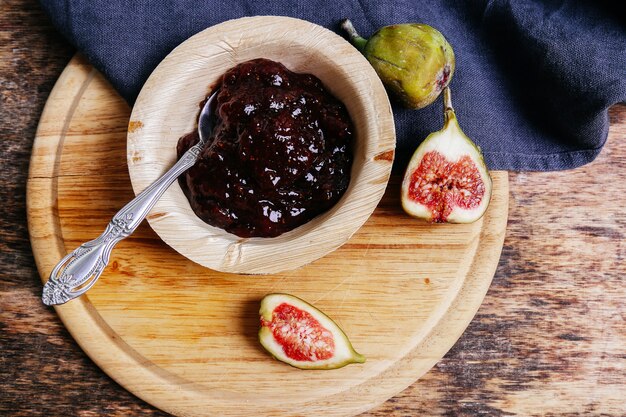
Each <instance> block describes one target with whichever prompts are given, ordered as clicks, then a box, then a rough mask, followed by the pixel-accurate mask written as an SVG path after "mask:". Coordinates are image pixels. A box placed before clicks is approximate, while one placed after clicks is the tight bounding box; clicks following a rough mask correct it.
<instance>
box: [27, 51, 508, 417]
mask: <svg viewBox="0 0 626 417" xmlns="http://www.w3.org/2000/svg"><path fill="white" fill-rule="evenodd" d="M197 101H199V99H198V100H196V101H195V102H197ZM193 107H195V106H192V112H193V110H195V109H193ZM129 117H130V112H129V109H128V105H127V104H126V103H124V101H123V100H122V99H121V97H120V96H119V95H118V94H117V93H116V92H115V91H114V90H113V89H112V88H111V87H110V86H109V85H108V83H107V82H106V81H105V80H104V79H103V77H102V76H101V75H100V74H99V73H98V72H97V71H95V70H94V69H93V67H91V66H90V65H89V64H88V63H87V62H86V61H85V59H84V58H82V57H80V56H77V57H75V58H74V59H72V60H71V61H70V63H69V64H68V66H67V67H66V69H65V70H64V71H63V73H62V74H61V76H60V77H59V81H57V83H56V84H55V86H54V89H53V91H52V93H51V94H50V97H49V98H48V102H47V104H46V107H45V109H44V111H43V113H42V116H41V119H40V122H39V126H38V128H37V135H36V139H35V143H34V145H33V148H32V157H31V162H30V168H29V179H28V186H27V212H28V228H29V233H30V237H31V245H32V248H33V253H34V255H35V262H36V264H37V268H38V270H39V272H40V275H41V278H42V281H46V280H47V279H48V275H49V273H50V271H51V270H52V269H53V268H54V266H55V265H56V263H57V262H58V261H59V259H61V258H62V257H63V256H65V255H66V253H67V252H69V251H71V250H73V249H74V248H76V247H77V246H78V245H79V244H81V243H83V242H85V241H88V240H90V239H92V238H93V237H94V236H97V235H98V234H99V233H101V232H102V228H103V225H105V224H107V222H108V221H109V220H110V218H111V217H112V216H113V215H114V214H115V212H116V210H118V208H119V207H122V206H123V205H124V204H125V203H126V202H127V201H128V199H129V198H130V197H129V195H132V192H131V190H130V180H129V178H128V174H127V170H126V167H125V166H124V161H125V160H126V158H125V156H126V154H127V146H126V141H125V140H124V139H125V137H126V130H127V126H128V125H129V122H128V121H129ZM181 117H182V116H181ZM142 120H145V123H146V125H147V124H148V123H149V122H148V120H147V119H145V118H142ZM131 149H132V150H131V151H130V152H129V153H130V155H131V156H132V155H134V154H135V151H136V150H137V149H138V147H137V146H134V147H132V148H131ZM86 150H88V151H86ZM376 154H377V152H376V151H374V152H372V157H373V156H374V155H376ZM142 155H144V156H145V153H143V154H142ZM387 163H388V162H387ZM131 175H132V172H131ZM492 177H493V182H494V188H493V193H492V196H491V204H490V205H489V209H488V210H487V212H486V213H485V215H484V216H483V217H482V218H481V219H480V220H479V221H477V222H475V223H472V224H465V225H460V224H457V225H432V224H428V223H424V222H419V221H416V220H415V219H412V218H411V217H409V216H406V215H405V214H404V213H403V212H402V210H401V208H400V202H399V200H400V198H399V190H400V178H399V177H398V176H395V177H393V178H392V180H391V182H390V186H389V188H388V190H387V191H386V192H385V196H384V197H383V199H382V201H381V202H380V204H378V205H377V207H376V210H375V211H374V213H373V215H372V216H371V217H370V218H369V219H368V220H367V222H366V223H365V225H364V226H363V227H362V228H361V229H359V230H358V231H357V232H356V233H355V235H354V236H353V237H352V238H351V239H350V240H349V241H348V242H347V243H346V244H345V245H343V246H342V247H341V248H339V249H337V250H336V251H334V252H333V253H330V254H328V255H327V256H325V257H324V258H323V259H319V260H318V261H316V262H313V263H311V264H308V265H306V266H304V267H301V268H298V269H295V270H289V271H283V272H280V273H276V274H268V275H262V276H251V275H237V274H232V273H221V272H217V271H214V270H209V269H207V268H203V267H200V266H198V265H197V264H194V263H193V262H191V261H189V260H187V259H185V258H183V257H182V256H180V255H179V254H178V253H176V252H175V251H173V250H172V249H171V248H169V247H168V246H167V245H166V244H164V243H163V241H162V240H160V239H159V238H158V237H157V236H156V235H155V233H154V232H153V231H152V230H151V229H150V227H148V225H147V224H142V225H141V226H140V227H139V228H138V229H137V230H136V231H135V233H133V235H132V236H130V237H129V238H128V239H127V240H125V241H124V242H123V243H122V244H120V245H119V246H118V247H117V248H116V249H115V250H114V251H113V253H112V255H111V260H110V262H109V264H110V267H109V268H107V269H106V270H105V272H104V273H103V275H102V278H101V279H100V280H99V281H98V283H97V284H96V285H95V286H94V287H93V288H92V289H91V290H90V291H89V293H88V296H87V297H82V298H81V299H80V300H76V301H73V302H71V303H68V304H66V305H63V306H60V307H58V308H57V309H56V310H57V313H58V314H59V316H60V317H61V320H62V321H63V323H64V324H65V326H66V327H67V329H68V330H69V331H70V333H71V334H72V336H73V337H74V339H75V340H76V341H77V342H78V344H79V345H80V346H81V347H82V348H83V350H84V351H85V352H86V353H87V354H88V355H89V356H90V357H91V358H92V359H93V360H94V362H95V363H96V364H98V366H99V367H100V368H101V369H103V370H104V371H105V372H107V374H108V375H109V376H111V377H112V378H113V379H115V380H116V381H117V382H118V383H120V384H121V385H122V386H124V387H126V388H127V389H128V390H130V391H131V392H133V393H134V394H136V395H137V396H139V397H140V398H142V399H144V400H146V401H148V402H149V403H151V404H153V405H156V406H158V407H159V408H161V409H163V410H166V411H169V412H172V413H174V414H176V415H193V416H205V415H206V416H214V415H220V416H224V417H226V416H230V417H239V416H242V415H257V416H259V417H261V416H277V415H280V416H285V417H288V416H292V417H303V416H315V417H316V416H318V415H320V413H321V410H323V414H324V415H326V416H329V417H330V416H338V417H339V416H341V417H347V416H354V415H355V414H359V413H361V412H363V411H365V410H369V409H371V408H373V407H374V406H376V405H379V404H380V403H383V402H384V401H386V400H387V399H389V398H390V397H392V396H393V395H395V394H397V393H398V392H400V391H402V390H403V389H404V388H406V387H407V386H409V385H410V384H412V383H413V382H415V380H416V379H417V378H419V377H421V376H422V375H423V374H424V373H425V372H427V371H428V370H429V369H430V368H431V367H432V366H433V365H434V364H435V363H436V362H437V361H438V360H440V359H441V358H442V357H443V356H444V354H445V353H446V352H447V351H448V350H449V349H450V348H451V347H452V346H453V345H454V343H455V342H456V340H457V339H458V338H459V337H460V336H461V334H462V332H463V330H465V328H466V327H467V325H468V324H469V322H470V321H471V319H472V317H473V316H474V314H475V313H476V311H477V310H478V308H479V306H480V304H481V302H482V299H483V297H484V295H485V293H486V292H487V290H488V288H489V284H490V283H491V280H492V277H493V274H494V272H495V269H496V267H497V264H498V259H499V257H500V252H501V249H502V244H503V241H504V234H505V231H506V222H507V213H508V196H509V189H508V174H507V173H506V172H503V171H494V172H492ZM353 180H354V179H353ZM385 180H386V175H385ZM366 183H369V182H367V181H366ZM385 184H386V181H385ZM174 187H177V185H174ZM166 207H167V206H166ZM164 210H167V209H164V208H160V207H159V206H158V205H157V206H155V210H154V211H153V212H152V213H151V214H150V215H151V216H160V215H161V213H163V212H164ZM181 229H182V227H181ZM303 237H305V236H303ZM273 241H274V240H272V241H267V240H264V241H263V243H264V244H272V243H273ZM211 244H213V243H211ZM272 292H285V293H289V294H293V295H296V296H299V297H302V298H304V299H306V300H309V301H311V302H313V303H314V304H315V305H317V306H318V307H319V308H321V309H322V310H323V311H324V312H326V313H328V314H329V315H330V316H331V317H332V318H333V319H334V320H336V321H337V323H339V324H340V326H341V327H342V328H343V329H344V330H345V331H346V332H347V334H349V335H350V339H351V341H352V343H354V345H355V346H357V347H358V349H359V351H360V352H361V353H363V354H364V355H365V356H366V357H367V358H368V359H367V362H366V363H365V364H362V365H358V366H349V367H345V368H342V369H338V370H333V371H326V372H303V371H298V370H295V369H293V368H291V367H288V366H285V365H284V364H280V363H277V362H275V361H272V360H270V358H269V357H268V355H267V353H266V352H264V351H263V350H262V349H260V346H259V343H258V342H257V333H258V329H259V324H258V308H259V302H260V300H261V299H262V298H263V297H264V296H265V295H266V294H268V293H272Z"/></svg>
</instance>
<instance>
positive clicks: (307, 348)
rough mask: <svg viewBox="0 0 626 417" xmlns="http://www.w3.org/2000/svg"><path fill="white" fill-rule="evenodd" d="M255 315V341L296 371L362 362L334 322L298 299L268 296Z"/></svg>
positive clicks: (332, 367)
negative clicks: (257, 327)
mask: <svg viewBox="0 0 626 417" xmlns="http://www.w3.org/2000/svg"><path fill="white" fill-rule="evenodd" d="M259 315H260V319H261V329H260V330H259V341H260V342H261V345H263V347H264V348H265V349H266V350H267V351H268V352H269V353H270V354H271V355H272V356H274V358H276V359H278V360H279V361H282V362H285V363H287V364H289V365H291V366H294V367H296V368H300V369H336V368H341V367H343V366H346V365H348V364H350V363H363V362H365V356H363V355H361V354H359V353H357V352H356V351H355V350H354V348H353V347H352V344H351V343H350V340H348V337H347V336H346V334H345V333H344V332H343V331H342V330H341V329H340V328H339V326H337V324H336V323H335V322H334V321H332V320H331V319H330V318H329V317H328V316H327V315H326V314H324V313H322V312H321V311H320V310H318V309H317V308H315V307H313V306H312V305H311V304H309V303H307V302H306V301H304V300H301V299H300V298H298V297H294V296H293V295H288V294H269V295H267V296H265V298H263V300H262V301H261V308H260V310H259Z"/></svg>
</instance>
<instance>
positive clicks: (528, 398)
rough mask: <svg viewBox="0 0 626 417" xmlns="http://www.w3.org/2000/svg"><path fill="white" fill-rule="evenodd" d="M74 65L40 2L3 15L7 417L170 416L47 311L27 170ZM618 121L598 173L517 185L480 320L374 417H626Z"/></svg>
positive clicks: (0, 312) (0, 229) (3, 411)
mask: <svg viewBox="0 0 626 417" xmlns="http://www.w3.org/2000/svg"><path fill="white" fill-rule="evenodd" d="M73 54H74V51H73V50H72V49H71V48H70V47H69V46H68V45H67V43H65V42H64V41H63V40H62V39H61V38H60V36H59V35H58V34H57V33H56V32H55V31H54V30H53V29H52V28H51V26H50V24H49V21H48V20H47V18H46V17H45V16H44V15H43V13H42V12H41V11H40V9H39V6H38V5H37V3H36V2H35V1H17V0H4V1H3V2H2V3H0V114H1V117H0V138H1V141H0V160H1V161H2V168H1V169H0V178H1V179H2V181H3V186H2V187H0V201H2V204H1V205H0V211H1V212H0V267H1V269H0V415H9V416H40V415H41V416H44V415H45V416H56V415H71V416H75V415H76V416H85V417H88V416H102V415H108V416H137V415H142V416H164V415H166V414H165V413H163V412H161V411H159V410H157V409H155V408H153V407H151V406H149V405H148V404H146V403H145V402H143V401H142V400H140V399H138V398H136V397H134V396H133V395H132V394H130V393H128V392H127V391H126V390H125V389H123V388H122V387H120V386H119V385H117V384H116V383H115V382H114V381H112V380H111V379H110V378H108V377H107V376H106V375H105V374H104V373H103V372H102V371H100V370H99V369H98V368H97V367H96V366H95V365H94V364H93V362H91V360H90V359H89V358H87V356H86V355H85V354H84V353H83V352H82V350H81V349H80V348H79V347H78V346H77V344H76V343H75V341H74V340H73V339H72V338H71V336H70V335H69V334H68V332H67V330H66V329H65V328H64V326H63V325H62V323H61V322H60V320H59V318H58V316H57V315H56V313H55V312H54V310H53V309H50V308H46V307H44V306H43V305H42V304H41V302H40V298H39V297H40V291H41V282H40V280H39V276H38V273H37V271H36V268H35V264H34V260H33V257H32V253H31V248H30V243H29V238H28V231H27V227H26V209H25V202H26V179H27V174H28V162H29V159H30V152H31V147H32V143H33V138H34V135H35V129H36V126H37V123H38V120H39V116H40V114H41V111H42V108H43V104H44V103H45V101H46V99H47V96H48V94H49V92H50V90H51V88H52V86H53V84H54V82H55V81H56V79H57V78H58V76H59V74H60V72H61V71H62V69H63V68H64V67H65V65H66V64H67V62H68V61H69V59H70V57H71V56H72V55H73ZM610 116H611V124H612V127H611V130H610V134H609V139H608V142H607V145H606V147H605V148H604V149H603V151H602V153H601V154H600V156H599V157H598V158H597V160H596V161H594V162H593V163H591V164H589V165H587V166H585V167H582V168H578V169H575V170H570V171H563V172H553V173H512V174H511V176H510V188H511V195H510V200H509V202H510V213H509V224H508V230H507V237H506V240H505V245H504V249H503V253H502V257H501V260H500V264H499V267H498V270H497V271H496V275H495V278H494V281H493V283H492V286H491V288H490V290H489V292H488V294H487V296H486V298H485V300H484V303H483V305H482V307H481V309H480V310H479V312H478V315H477V316H476V317H475V319H474V320H473V322H472V323H471V324H470V326H469V327H468V329H467V330H466V332H465V333H464V335H463V336H462V337H461V339H460V340H459V341H458V342H457V344H456V345H455V347H454V348H453V349H452V350H451V351H450V352H449V353H448V354H447V355H446V357H445V358H444V359H443V360H441V361H440V362H439V363H438V364H437V366H436V367H435V368H433V369H432V370H431V371H430V372H429V373H428V374H426V375H425V376H424V377H423V378H422V379H420V381H419V382H418V383H416V384H414V385H412V386H410V387H409V388H407V389H406V390H404V391H403V392H402V393H401V394H399V395H397V396H396V397H394V398H392V399H391V400H389V401H387V402H386V403H384V404H382V405H381V406H379V407H377V408H376V409H374V410H371V411H370V412H368V413H365V414H363V417H383V416H393V417H409V416H417V415H424V416H610V417H621V416H624V415H625V414H626V408H625V406H624V403H625V401H626V399H625V394H624V393H625V392H626V355H625V354H624V346H626V326H625V319H626V307H625V306H626V286H624V283H623V276H624V273H625V272H626V270H625V267H624V258H625V256H626V254H625V249H624V233H625V230H626V213H625V211H624V209H623V202H624V197H625V196H626V182H625V181H624V176H625V175H626V174H625V172H626V171H625V170H626V143H625V141H624V137H625V136H626V106H623V105H622V106H616V107H615V108H613V109H612V110H611V112H610Z"/></svg>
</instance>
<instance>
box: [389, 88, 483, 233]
mask: <svg viewBox="0 0 626 417" xmlns="http://www.w3.org/2000/svg"><path fill="white" fill-rule="evenodd" d="M491 189H492V181H491V176H490V175H489V171H488V170H487V166H486V165H485V161H484V159H483V155H482V153H481V151H480V148H479V147H478V146H477V145H476V144H475V143H474V142H472V140H471V139H470V138H468V137H467V136H466V135H465V134H464V133H463V131H462V130H461V127H460V126H459V123H458V121H457V119H456V114H455V113H454V109H453V108H452V100H451V93H450V89H449V88H448V87H446V88H445V89H444V126H443V129H441V130H440V131H438V132H434V133H431V134H430V135H428V137H427V138H426V139H425V140H424V142H422V144H421V145H420V146H419V147H418V148H417V150H416V151H415V153H414V154H413V156H412V157H411V160H410V162H409V165H408V167H407V169H406V172H405V174H404V179H403V181H402V192H401V195H402V208H403V209H404V211H406V212H407V213H408V214H409V215H411V216H413V217H417V218H421V219H424V220H428V221H430V222H433V223H446V222H447V223H472V222H474V221H476V220H478V219H480V218H481V217H482V215H483V214H485V211H486V210H487V206H489V201H490V200H491Z"/></svg>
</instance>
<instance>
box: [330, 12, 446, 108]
mask: <svg viewBox="0 0 626 417" xmlns="http://www.w3.org/2000/svg"><path fill="white" fill-rule="evenodd" d="M341 27H342V28H343V29H344V30H345V31H346V32H347V33H348V36H349V38H350V41H351V42H352V43H353V44H354V46H356V47H357V49H359V50H360V51H361V52H362V53H363V55H365V57H366V58H367V60H368V61H369V62H370V64H372V67H374V69H375V70H376V73H377V74H378V76H379V77H380V79H381V80H382V82H383V83H384V84H385V85H386V86H387V88H389V89H390V90H391V91H392V92H393V93H394V94H396V96H397V97H398V98H399V99H400V100H401V101H402V103H403V104H404V105H405V106H406V107H409V108H412V109H421V108H423V107H426V106H428V105H429V104H431V103H432V102H434V101H435V100H436V99H437V97H439V94H440V93H441V91H442V90H443V89H444V88H445V87H446V86H447V85H448V84H449V83H450V80H451V79H452V75H453V74H454V65H455V60H454V51H453V50H452V46H450V44H449V43H448V41H447V40H446V38H445V37H444V36H443V35H442V34H441V32H439V31H438V30H437V29H435V28H433V27H431V26H428V25H425V24H422V23H403V24H397V25H391V26H385V27H382V28H380V29H378V30H377V31H376V33H374V35H372V37H371V38H369V39H365V38H363V37H361V36H359V34H358V33H357V31H356V29H355V28H354V26H353V25H352V22H350V20H348V19H345V20H343V21H342V23H341Z"/></svg>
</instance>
